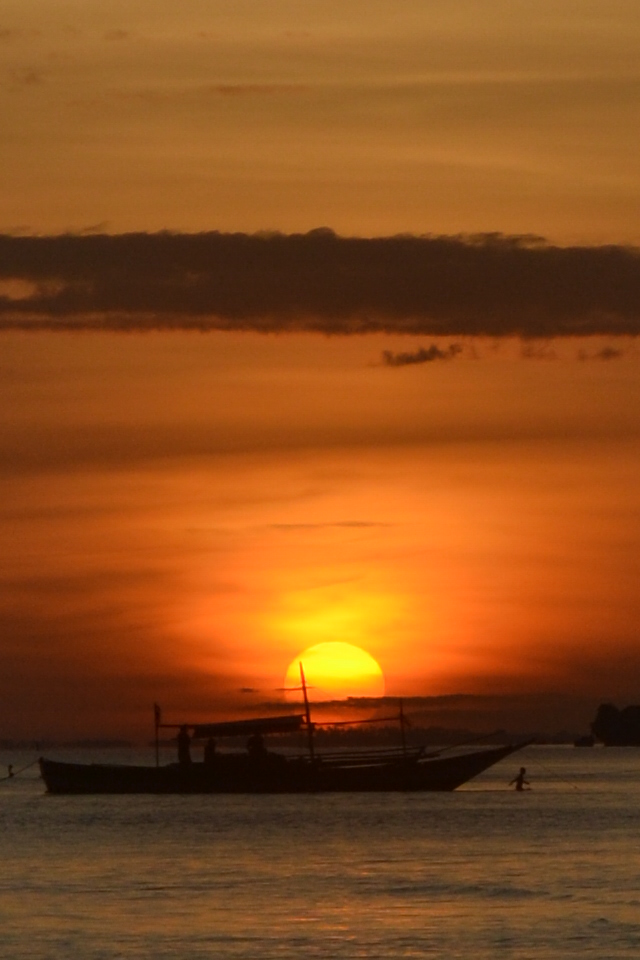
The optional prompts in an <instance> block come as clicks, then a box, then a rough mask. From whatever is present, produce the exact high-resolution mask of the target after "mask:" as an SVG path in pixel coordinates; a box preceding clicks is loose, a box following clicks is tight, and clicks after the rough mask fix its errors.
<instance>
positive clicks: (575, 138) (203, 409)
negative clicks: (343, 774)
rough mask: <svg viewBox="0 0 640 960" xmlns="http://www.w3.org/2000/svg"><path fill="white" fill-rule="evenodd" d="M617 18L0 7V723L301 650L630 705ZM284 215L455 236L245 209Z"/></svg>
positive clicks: (634, 41)
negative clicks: (346, 652) (357, 650)
mask: <svg viewBox="0 0 640 960" xmlns="http://www.w3.org/2000/svg"><path fill="white" fill-rule="evenodd" d="M639 41H640V18H639V17H638V5H637V0H563V2H562V3H557V2H556V3H551V2H550V0H536V2H535V3H531V2H529V3H522V2H519V0H482V2H481V0H447V2H444V0H429V2H426V0H403V2H402V3H398V2H397V0H396V2H392V0H367V2H364V0H362V2H361V0H341V2H337V0H336V2H334V0H323V2H321V3H310V2H307V3H305V2H302V3H301V2H300V0H296V2H293V0H270V2H269V3H268V4H267V3H264V4H259V3H256V2H255V0H252V2H251V3H249V2H246V0H234V2H226V0H225V2H222V0H184V2H182V3H180V4H176V3H169V2H167V0H126V2H124V0H111V2H109V3H108V4H107V3H103V2H98V0H4V2H3V4H2V10H1V11H0V77H1V78H2V82H1V83H0V140H1V142H2V178H0V234H2V235H5V236H0V373H1V376H0V409H1V410H2V421H1V424H0V537H1V539H2V543H3V544H4V545H5V546H4V549H3V551H2V555H1V557H0V739H2V738H3V737H34V738H35V737H42V736H44V735H51V736H56V737H84V736H90V735H114V736H129V735H131V736H133V735H141V736H144V735H145V734H146V733H147V732H148V730H149V729H150V717H151V712H150V706H151V704H152V703H153V702H154V701H158V702H160V703H161V704H162V706H163V708H164V709H165V711H166V712H167V714H169V715H171V716H174V717H179V718H187V719H201V720H206V719H207V718H209V717H211V718H213V717H214V716H224V715H226V714H239V713H244V712H251V711H256V710H261V709H264V708H265V704H276V703H277V702H278V701H282V700H283V696H284V695H283V691H282V689H281V688H282V684H283V678H284V675H285V671H286V670H287V667H288V665H289V664H290V663H291V662H292V660H294V658H295V657H296V656H297V655H298V654H299V653H300V651H302V650H303V649H305V648H306V647H309V646H312V645H314V644H317V643H321V642H334V641H336V642H338V641H340V642H347V643H351V644H355V645H356V646H360V647H362V648H364V649H365V650H367V651H368V652H369V653H370V654H371V655H372V656H373V657H375V659H376V660H377V661H378V663H379V664H380V666H381V668H382V671H383V673H384V678H385V684H386V692H387V695H388V696H390V697H399V696H405V697H426V698H429V697H448V696H452V695H456V694H465V695H469V696H472V697H477V698H479V699H478V701H477V703H480V698H483V697H485V698H494V699H496V698H497V699H499V698H501V697H504V698H507V699H508V700H509V702H510V703H511V704H514V703H516V704H517V703H518V701H520V702H521V703H523V704H531V707H530V714H529V715H526V711H524V713H523V712H522V711H521V712H520V713H518V715H517V721H516V720H514V721H513V722H514V723H515V722H518V723H529V720H530V727H529V729H535V728H536V726H537V725H541V724H542V725H543V726H544V724H547V726H550V727H551V728H552V729H557V728H559V727H560V726H562V725H572V724H573V725H576V724H577V725H581V726H582V727H583V728H586V724H587V723H588V721H589V720H590V719H591V714H592V713H594V712H595V707H596V706H597V704H598V703H599V702H600V701H601V700H607V699H610V700H613V701H616V702H619V703H620V704H623V703H626V702H629V701H634V700H635V701H636V702H637V701H638V699H639V698H640V690H639V689H638V679H637V678H638V676H640V645H639V644H638V639H639V637H638V630H639V624H640V594H639V593H638V588H637V579H638V569H639V564H640V456H639V454H638V450H639V449H640V448H639V444H638V441H639V439H640V436H639V434H640V391H639V390H638V369H639V367H638V361H639V350H640V347H639V345H638V340H637V335H638V332H639V331H640V328H639V318H640V306H638V304H639V291H640V267H639V266H638V264H639V262H640V261H639V258H638V255H637V250H635V251H634V250H633V249H625V248H626V247H627V246H629V245H634V244H635V245H637V244H638V243H640V227H639V223H640V217H639V216H638V214H639V213H640V205H639V202H638V201H639V198H640V167H639V166H638V156H637V153H638V130H639V129H640V96H639V93H640V59H639V58H638V47H639ZM320 227H329V228H331V229H332V230H334V231H336V233H337V234H339V235H340V236H347V237H363V238H376V237H377V238H384V237H391V236H394V235H396V234H407V235H420V236H422V235H431V236H432V237H434V236H439V235H454V234H459V233H460V234H464V235H465V237H467V239H464V238H463V239H461V238H458V239H456V240H451V241H450V242H449V241H446V242H444V241H443V242H442V243H441V244H440V245H438V243H436V242H435V241H434V242H433V243H432V242H431V241H429V243H427V242H426V241H425V242H424V243H423V244H422V246H420V244H418V247H419V249H417V248H416V249H415V250H414V249H413V247H412V246H411V243H409V241H407V243H406V244H405V243H404V241H402V240H400V239H398V238H396V239H395V240H393V241H390V242H388V243H386V242H382V241H381V245H380V246H379V247H376V246H375V245H372V246H366V245H361V246H358V245H357V244H356V245H352V246H349V245H348V244H347V243H346V242H343V241H341V240H339V239H338V238H336V237H333V235H331V234H328V233H327V231H325V232H324V233H323V232H320V233H319V234H318V233H316V234H312V235H310V236H309V237H306V239H305V238H304V237H297V238H295V237H294V238H289V240H287V239H286V236H284V237H283V236H273V235H272V234H271V233H269V231H279V232H280V234H282V235H288V234H292V233H301V234H306V233H307V231H311V230H317V229H318V228H320ZM164 230H166V231H173V232H175V234H176V236H173V237H171V236H169V237H164V238H162V237H160V238H158V237H154V236H153V235H154V234H156V233H157V232H158V231H164ZM131 231H137V232H139V233H140V237H138V238H133V239H131V238H129V239H128V240H127V238H124V241H123V242H122V243H120V241H119V240H117V237H116V239H115V240H114V242H113V243H111V241H110V240H109V238H108V237H102V238H101V237H100V236H94V235H95V234H98V235H102V234H104V235H111V236H112V237H113V236H115V235H119V234H122V233H127V232H131ZM206 231H220V232H221V233H222V234H225V233H228V232H235V233H237V234H238V236H237V237H235V238H231V239H229V238H228V237H222V239H221V238H220V236H219V235H217V234H216V236H213V235H211V236H209V237H208V238H206V237H205V238H204V239H203V238H200V239H197V238H196V239H195V240H194V241H193V244H192V245H190V244H191V240H190V239H189V237H186V239H185V236H180V235H181V234H182V235H188V234H193V233H198V232H206ZM494 231H496V232H499V233H501V234H505V235H511V234H519V235H532V236H533V235H535V236H539V237H540V236H541V237H546V238H547V239H548V241H549V244H548V245H547V246H544V245H543V244H539V243H538V242H537V241H533V240H531V239H529V240H527V241H526V242H525V241H519V242H518V243H515V242H513V243H512V242H511V241H509V240H501V241H498V240H495V239H494V240H484V241H480V240H478V238H475V239H474V238H471V239H469V236H470V235H472V234H477V233H483V234H484V233H491V232H494ZM65 232H69V233H70V234H74V235H77V237H84V238H85V239H86V240H87V243H85V244H84V245H83V244H79V245H76V244H74V243H72V242H71V240H70V239H69V238H64V237H60V236H59V235H60V234H63V233H65ZM258 232H260V234H261V237H260V238H254V239H253V240H251V239H250V238H247V237H246V236H244V235H246V234H254V233H258ZM35 236H37V237H41V238H43V244H42V245H41V244H39V242H35V241H34V242H32V241H31V239H30V238H33V237H35ZM47 238H49V239H50V241H51V242H50V243H48V241H47ZM71 239H73V238H71ZM121 239H122V238H121ZM192 239H193V238H192ZM22 241H24V243H22ZM89 241H91V242H89ZM93 241H95V243H93ZM263 241H264V242H263ZM289 241H290V242H289ZM216 244H217V246H216ZM403 244H404V245H403ZM567 245H577V246H576V248H575V249H573V250H570V251H567V250H566V249H565V248H566V247H567ZM608 245H611V247H609V246H608ZM45 248H46V249H45ZM232 248H233V249H232ZM258 248H259V249H258ZM162 250H164V254H162V256H164V259H163V260H162V264H161V266H160V265H159V264H160V261H159V260H158V259H157V258H158V257H159V256H160V254H161V252H162ZM190 250H191V251H192V253H191V254H190V253H189V251H190ZM185 251H186V252H185ZM212 251H214V252H215V251H222V252H221V253H220V252H219V253H217V254H215V255H214V253H212ZM225 251H226V253H225ZM230 251H231V252H230ZM234 251H235V252H234ZM274 251H275V252H274ZM278 251H279V252H278ZM282 251H284V253H283V252H282ZM376 251H377V252H376ZM189 256H193V258H194V259H193V263H192V262H191V261H190V260H189ZM216 256H219V258H220V259H219V260H215V258H216ZM227 256H228V259H225V257H227ZM263 256H264V257H265V258H266V259H265V260H262V259H261V257H263ZM212 257H213V260H215V263H214V265H213V267H211V260H212ZM273 257H275V258H276V259H275V260H272V259H269V258H273ZM278 257H280V258H281V259H280V260H278V259H277V258H278ZM412 257H414V260H415V262H414V260H411V263H413V264H414V266H415V269H414V268H413V267H411V269H409V268H407V270H408V272H407V273H406V276H407V277H408V278H409V281H410V282H409V281H407V283H406V284H405V273H403V270H404V265H405V264H406V262H407V261H408V260H409V259H411V258H412ZM421 257H424V258H425V259H424V261H423V260H422V259H420V258H421ZM185 258H186V259H185ZM283 258H284V259H283ZM376 258H377V259H376ZM394 258H395V259H394ZM430 258H431V259H430ZM196 261H197V262H196ZM276 261H277V269H275V268H273V269H272V266H271V264H272V263H276ZM398 263H400V266H398ZM265 264H268V265H269V266H268V267H265ZM363 264H364V266H363ZM372 264H373V265H372ZM394 264H395V266H394ZM423 265H424V269H423ZM316 266H317V270H316ZM427 267H428V270H427ZM412 270H413V273H412V272H411V271H412ZM429 271H430V272H429ZM425 273H428V274H429V276H428V278H427V280H425V279H424V275H423V274H425ZM423 281H424V283H423ZM261 284H262V286H261ZM391 290H392V291H393V293H392V294H391V293H390V291H391ZM352 294H353V300H352V301H348V298H349V297H350V296H351V295H352ZM347 301H348V302H347ZM191 327H195V328H196V330H193V329H188V328H191ZM264 330H269V331H270V332H268V333H265V332H260V331H264ZM356 330H357V331H359V332H358V333H354V332H353V331H356ZM144 331H146V332H144ZM197 331H199V332H197ZM363 331H367V332H363ZM578 333H580V334H583V335H582V336H580V337H578V336H577V334H578ZM347 334H349V335H347ZM489 334H490V335H489ZM584 334H589V336H586V335H584ZM614 334H615V335H614ZM620 334H624V336H621V335H620ZM536 697H538V698H539V703H542V700H543V699H544V702H545V704H547V707H548V710H547V707H545V710H547V713H546V714H545V717H544V718H542V716H541V714H536V706H535V704H536V702H538V701H536ZM470 702H471V701H470ZM475 702H476V701H473V702H472V705H471V707H470V708H469V709H470V710H471V712H473V709H474V707H473V703H475ZM505 702H506V701H505ZM549 704H551V707H549ZM514 709H515V708H514ZM527 709H529V708H527ZM540 709H542V708H540ZM549 711H550V712H549ZM515 715H516V714H515V713H514V714H512V715H511V716H512V717H515ZM523 717H524V719H523ZM503 721H504V725H506V724H507V723H508V722H509V716H508V715H501V716H500V722H501V723H502V722H503Z"/></svg>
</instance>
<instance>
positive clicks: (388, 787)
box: [39, 668, 526, 794]
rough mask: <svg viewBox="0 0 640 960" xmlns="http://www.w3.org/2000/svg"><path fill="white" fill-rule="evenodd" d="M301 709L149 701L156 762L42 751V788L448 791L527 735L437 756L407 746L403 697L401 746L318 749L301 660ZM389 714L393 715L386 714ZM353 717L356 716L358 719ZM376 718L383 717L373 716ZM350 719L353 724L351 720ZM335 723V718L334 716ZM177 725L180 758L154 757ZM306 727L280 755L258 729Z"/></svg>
mask: <svg viewBox="0 0 640 960" xmlns="http://www.w3.org/2000/svg"><path fill="white" fill-rule="evenodd" d="M300 672H301V676H302V688H301V689H302V691H303V693H304V705H305V712H304V713H303V714H296V715H287V716H280V717H266V718H260V719H250V720H236V721H225V722H221V723H206V724H201V723H195V724H164V723H161V722H160V708H159V707H158V706H155V707H154V716H155V744H156V764H155V766H150V765H149V766H133V765H125V764H102V763H91V764H83V763H63V762H60V761H57V760H47V759H45V758H44V757H42V758H40V761H39V763H40V772H41V774H42V778H43V780H44V782H45V784H46V787H47V791H48V792H49V793H55V794H94V793H110V794H133V793H154V794H163V793H164V794H189V793H191V794H203V793H327V792H342V793H355V792H392V791H451V790H455V789H456V787H459V786H461V785H462V784H463V783H467V781H469V780H471V779H473V777H477V776H478V774H480V773H482V772H483V771H484V770H487V769H488V768H489V767H491V766H493V765H494V764H496V763H498V762H499V761H500V760H503V759H504V758H505V757H508V756H509V755H510V754H512V753H514V752H515V751H516V750H520V749H521V748H522V747H524V746H526V744H525V743H518V744H507V745H504V746H499V747H492V748H488V749H486V748H485V749H481V750H472V751H468V752H465V753H456V754H455V755H452V756H442V754H443V753H444V752H445V751H444V750H441V751H435V752H430V753H427V752H426V751H425V749H424V748H423V747H420V748H410V747H408V746H407V744H406V738H405V723H406V721H405V717H404V713H403V710H402V704H401V705H400V713H399V716H398V717H396V718H393V719H398V720H399V721H400V730H401V739H402V744H401V747H399V748H397V749H395V748H393V749H385V750H379V749H378V750H359V751H351V752H334V753H322V754H319V753H318V752H317V750H316V748H315V744H314V730H315V728H316V726H317V725H316V724H315V723H313V722H312V720H311V715H310V706H309V701H308V698H307V689H306V684H305V681H304V672H303V670H302V668H301V671H300ZM384 719H386V720H389V719H391V718H389V717H387V718H384ZM357 722H358V721H356V723H357ZM359 722H361V723H362V722H365V723H366V722H380V719H376V720H373V721H359ZM349 725H351V724H349ZM331 726H336V724H331ZM167 728H169V729H174V730H176V729H177V730H178V731H179V732H178V738H177V739H178V755H179V760H178V762H177V763H169V764H166V765H164V766H161V765H160V762H159V731H160V730H161V729H167ZM295 732H306V734H307V738H308V752H307V753H306V754H304V755H299V756H285V755H284V754H280V753H273V752H271V751H268V750H267V749H266V747H265V746H264V740H263V737H265V736H268V735H269V734H291V733H295ZM228 737H248V738H249V740H248V744H247V750H246V751H237V750H236V751H228V752H226V751H225V752H222V751H218V750H217V749H216V748H215V741H214V738H228ZM194 740H199V741H206V742H207V743H208V747H205V759H204V760H203V761H202V762H194V761H192V760H191V756H190V751H189V745H190V743H191V742H193V741H194Z"/></svg>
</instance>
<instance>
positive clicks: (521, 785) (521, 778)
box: [509, 767, 529, 793]
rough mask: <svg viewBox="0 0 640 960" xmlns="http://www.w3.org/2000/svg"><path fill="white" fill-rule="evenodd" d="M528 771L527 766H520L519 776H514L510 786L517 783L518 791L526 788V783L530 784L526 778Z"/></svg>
mask: <svg viewBox="0 0 640 960" xmlns="http://www.w3.org/2000/svg"><path fill="white" fill-rule="evenodd" d="M526 772H527V769H526V767H520V773H519V774H518V775H517V777H514V778H513V780H512V781H511V783H510V784H509V786H510V787H511V786H513V784H514V783H515V785H516V790H517V791H518V793H520V791H522V790H524V787H525V784H526V785H527V786H529V781H528V780H525V778H524V775H525V773H526Z"/></svg>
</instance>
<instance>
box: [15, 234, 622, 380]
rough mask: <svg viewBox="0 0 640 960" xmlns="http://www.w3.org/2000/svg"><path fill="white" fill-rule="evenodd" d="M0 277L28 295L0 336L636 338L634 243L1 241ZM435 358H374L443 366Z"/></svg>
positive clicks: (321, 238)
mask: <svg viewBox="0 0 640 960" xmlns="http://www.w3.org/2000/svg"><path fill="white" fill-rule="evenodd" d="M0 279H3V280H5V281H22V282H25V283H28V284H32V285H33V290H34V292H33V294H32V295H31V296H29V297H24V298H22V299H20V300H18V301H16V300H15V299H11V298H7V297H2V298H0V328H5V329H11V328H23V329H38V328H41V329H42V328H44V329H52V330H55V329H113V330H135V329H137V330H147V329H171V328H181V329H199V330H213V329H224V330H229V329H235V330H257V331H282V330H314V331H321V332H324V333H327V334H348V333H364V332H376V331H377V332H386V333H410V334H414V335H419V336H420V335H421V336H425V335H426V336H481V335H489V336H514V335H515V336H522V337H525V338H533V337H537V338H544V337H553V336H572V335H581V336H584V335H593V334H603V335H620V334H626V335H631V336H635V335H638V334H639V333H640V251H639V250H638V249H637V248H630V247H623V246H600V247H556V246H552V245H550V244H547V243H545V242H544V241H541V240H540V239H539V238H532V237H507V236H502V235H493V234H492V235H481V236H470V237H467V236H440V237H431V236H422V237H419V236H395V237H379V238H373V239H363V238H353V237H351V238H345V237H338V236H336V235H335V234H334V233H333V232H332V231H330V230H328V229H320V230H313V231H311V232H310V233H307V234H293V235H283V234H279V233H264V234H253V235H249V234H243V233H235V234H222V233H202V234H174V233H157V234H148V233H137V234H122V235H116V236H109V235H105V234H98V235H94V236H81V235H62V236H48V237H46V236H45V237H42V236H41V237H35V236H6V235H5V236H0ZM452 346H453V347H455V346H456V345H452ZM439 352H440V351H439V348H437V347H436V348H434V347H430V348H428V349H426V350H425V351H424V353H423V352H421V351H418V353H417V354H406V356H405V355H404V354H390V357H391V358H392V359H390V360H386V361H385V362H387V363H388V364H389V365H391V366H393V365H398V366H401V365H403V364H404V363H423V362H429V361H430V360H435V359H444V358H443V357H441V356H439ZM451 355H452V356H453V354H451Z"/></svg>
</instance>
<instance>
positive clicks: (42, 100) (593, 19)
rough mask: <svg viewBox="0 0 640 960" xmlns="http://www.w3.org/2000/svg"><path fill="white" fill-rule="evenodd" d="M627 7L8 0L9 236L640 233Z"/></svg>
mask: <svg viewBox="0 0 640 960" xmlns="http://www.w3.org/2000/svg"><path fill="white" fill-rule="evenodd" d="M639 45H640V20H639V18H638V9H637V2H636V0H563V2H562V3H558V2H554V0H536V2H535V3H531V2H526V3H525V2H520V0H429V2H425V0H403V2H402V4H398V3H397V2H393V0H322V2H321V3H318V2H315V3H312V2H302V3H301V2H300V0H270V2H269V3H256V2H254V0H235V2H233V3H230V2H228V0H185V2H183V3H180V4H176V3H174V2H169V0H112V2H110V3H108V4H106V3H104V2H102V0H4V2H3V4H2V11H1V13H0V63H1V76H2V84H1V85H0V118H1V119H0V139H1V141H2V144H3V175H2V180H3V188H2V194H1V196H0V230H3V231H10V230H27V231H36V232H45V233H57V232H60V231H65V230H82V229H86V228H94V229H95V227H96V226H97V225H98V226H101V228H102V229H107V230H108V231H111V232H122V231H128V230H152V231H153V230H161V229H165V228H172V229H176V230H183V231H199V230H208V229H219V230H243V231H248V232H253V231H255V230H265V229H277V230H283V231H285V232H292V231H303V232H304V231H307V230H310V229H312V228H314V227H318V226H322V225H328V226H331V227H332V228H333V229H334V230H336V231H337V232H338V233H341V234H347V235H353V234H356V235H364V236H375V235H387V234H393V233H397V232H406V231H408V232H412V233H425V232H429V233H457V232H477V231H492V230H498V231H502V232H505V233H521V232H532V233H536V234H540V235H542V236H545V237H547V238H549V239H550V240H553V241H554V242H562V243H566V242H579V243H604V242H615V243H620V242H624V243H629V242H632V243H637V242H638V240H639V239H640V233H639V228H638V221H639V218H638V213H639V212H640V204H639V201H640V187H639V180H640V174H639V172H638V162H637V146H638V138H637V130H638V128H639V127H640V96H639V95H638V94H639V89H640V66H639V63H640V60H639V58H638V48H639Z"/></svg>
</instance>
